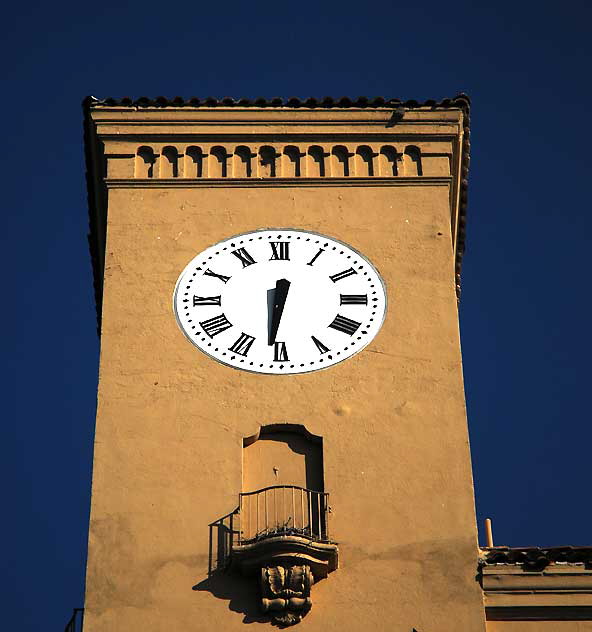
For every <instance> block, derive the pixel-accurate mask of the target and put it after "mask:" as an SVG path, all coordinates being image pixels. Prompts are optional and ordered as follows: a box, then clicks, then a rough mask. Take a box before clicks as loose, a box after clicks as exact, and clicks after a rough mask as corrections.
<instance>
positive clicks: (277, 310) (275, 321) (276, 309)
mask: <svg viewBox="0 0 592 632" xmlns="http://www.w3.org/2000/svg"><path fill="white" fill-rule="evenodd" d="M289 289H290V281H287V280H286V279H279V280H278V281H277V282H276V284H275V293H274V297H273V310H272V312H271V327H270V328H269V340H268V344H269V345H272V344H274V343H275V337H276V335H277V330H278V327H279V326H280V320H281V319H282V314H283V312H284V305H285V304H286V297H287V296H288V290H289Z"/></svg>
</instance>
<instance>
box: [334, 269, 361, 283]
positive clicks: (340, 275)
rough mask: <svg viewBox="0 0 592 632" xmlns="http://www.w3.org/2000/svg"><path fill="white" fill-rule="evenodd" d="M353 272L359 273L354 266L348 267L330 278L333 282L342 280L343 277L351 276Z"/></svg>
mask: <svg viewBox="0 0 592 632" xmlns="http://www.w3.org/2000/svg"><path fill="white" fill-rule="evenodd" d="M352 274H358V273H357V272H356V271H355V270H354V269H353V268H348V269H347V270H344V271H343V272H338V273H337V274H332V275H331V276H330V277H329V278H330V279H331V281H333V283H337V281H341V279H345V278H346V277H348V276H351V275H352Z"/></svg>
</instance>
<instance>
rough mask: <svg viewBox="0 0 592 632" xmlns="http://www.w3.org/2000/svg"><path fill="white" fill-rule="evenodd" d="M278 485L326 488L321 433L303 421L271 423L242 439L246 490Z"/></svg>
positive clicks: (316, 489) (315, 488)
mask: <svg viewBox="0 0 592 632" xmlns="http://www.w3.org/2000/svg"><path fill="white" fill-rule="evenodd" d="M276 485H296V486H298V487H303V488H305V489H310V490H313V491H315V492H322V491H324V476H323V439H322V437H319V436H317V435H313V434H311V433H310V432H309V431H308V430H307V429H306V428H305V427H304V426H302V425H300V424H272V425H267V426H262V427H261V428H260V429H259V432H257V434H255V435H253V436H251V437H247V438H246V439H244V440H243V485H242V487H243V492H252V491H255V490H258V489H263V488H265V487H273V486H276Z"/></svg>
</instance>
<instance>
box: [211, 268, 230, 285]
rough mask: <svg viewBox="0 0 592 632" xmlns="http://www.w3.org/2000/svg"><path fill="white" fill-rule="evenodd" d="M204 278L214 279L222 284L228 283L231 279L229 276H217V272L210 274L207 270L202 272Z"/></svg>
mask: <svg viewBox="0 0 592 632" xmlns="http://www.w3.org/2000/svg"><path fill="white" fill-rule="evenodd" d="M204 276H211V277H216V278H217V279H220V281H222V283H228V281H230V278H231V277H229V276H224V275H223V274H218V273H217V272H212V271H211V270H210V269H209V268H208V269H207V270H206V271H205V272H204Z"/></svg>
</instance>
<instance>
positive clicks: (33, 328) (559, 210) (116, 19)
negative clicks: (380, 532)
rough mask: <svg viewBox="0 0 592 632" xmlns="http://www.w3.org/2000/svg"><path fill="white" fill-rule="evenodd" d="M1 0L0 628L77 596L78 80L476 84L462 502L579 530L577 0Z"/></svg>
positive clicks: (505, 534)
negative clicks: (467, 468) (469, 469)
mask: <svg viewBox="0 0 592 632" xmlns="http://www.w3.org/2000/svg"><path fill="white" fill-rule="evenodd" d="M403 5H404V6H399V5H398V3H394V2H382V1H375V2H372V3H367V2H366V3H359V2H358V3H354V2H348V1H347V0H345V1H343V2H320V3H318V4H317V3H311V2H309V3H305V2H291V3H279V2H273V3H272V2H241V3H238V2H234V1H233V0H230V1H227V2H224V3H221V2H210V3H205V2H187V1H185V0H179V1H178V2H175V3H170V2H169V3H166V2H163V3H158V2H154V1H153V0H146V1H145V2H134V3H119V2H117V3H116V2H100V1H99V2H95V3H87V2H84V3H82V2H81V3H77V4H73V3H72V4H68V3H64V2H62V3H60V2H58V3H47V2H44V3H40V2H36V1H33V2H29V3H11V4H10V5H8V6H7V7H6V8H5V9H4V13H3V18H4V20H3V21H4V28H3V43H2V47H3V49H4V51H3V53H2V59H3V62H4V63H3V78H4V81H3V86H4V87H5V91H4V95H3V99H2V103H1V106H0V107H1V108H2V112H3V120H4V126H3V129H4V131H3V137H4V141H3V147H4V150H3V152H2V154H3V156H2V157H3V160H2V163H3V167H2V174H3V176H4V177H3V183H2V193H3V195H2V201H3V204H2V208H3V219H2V223H3V226H2V232H1V240H2V243H1V256H2V260H3V261H2V269H3V271H4V275H3V278H4V291H3V297H4V301H3V309H2V310H0V320H1V326H2V331H3V332H4V336H3V345H2V346H3V353H2V359H3V363H2V369H1V371H2V373H1V376H2V382H3V386H4V388H3V401H4V402H5V408H6V413H5V415H3V424H2V430H3V431H2V441H1V442H0V450H1V452H2V454H1V459H0V463H1V467H2V480H3V483H4V485H3V488H4V501H3V506H4V512H3V516H4V517H3V520H2V521H1V522H0V530H1V536H2V542H3V543H4V545H5V550H4V552H3V556H2V557H3V564H2V567H3V571H2V574H1V579H0V582H1V583H2V587H1V594H2V596H3V598H2V602H3V604H4V608H3V614H2V619H3V623H2V628H4V629H7V630H12V629H15V630H16V629H18V630H20V631H23V632H24V631H31V632H37V631H39V630H52V629H58V630H60V629H62V628H63V625H64V623H65V621H66V619H67V618H68V616H69V613H70V611H71V608H72V607H74V606H78V605H81V604H82V603H83V588H84V565H85V556H86V533H87V522H88V509H89V496H90V474H91V456H92V437H93V430H94V414H95V398H96V385H97V363H98V339H97V337H96V333H95V326H96V323H95V313H94V304H93V292H92V278H91V267H90V259H89V255H88V250H87V242H86V233H87V208H86V192H85V182H84V162H83V147H82V125H81V118H82V117H81V109H80V101H81V100H82V98H83V97H84V96H85V95H87V94H92V95H95V96H98V97H105V96H111V95H112V96H132V97H138V96H142V95H149V96H158V95H161V94H163V95H166V96H170V97H173V96H176V95H183V96H193V95H195V96H200V97H205V96H209V95H214V96H227V95H228V96H236V97H240V96H246V97H257V96H268V97H273V96H285V97H288V96H294V95H295V96H302V97H307V96H321V97H322V96H325V95H331V96H335V97H339V96H343V95H348V96H358V95H367V96H376V95H382V96H386V97H398V98H405V99H407V98H414V99H426V98H435V99H440V98H443V97H447V96H453V95H454V94H456V93H457V92H460V91H465V92H467V93H469V94H470V96H471V98H472V101H473V111H472V148H473V149H472V163H471V172H470V185H469V208H468V228H467V254H466V256H465V260H464V269H463V299H462V303H461V310H460V311H461V327H462V341H463V352H464V369H465V380H466V389H467V400H468V411H469V426H470V433H471V443H472V454H473V467H474V474H475V489H476V496H477V510H478V514H479V521H480V523H481V522H482V519H483V518H484V517H485V516H488V515H489V516H492V517H493V519H494V532H495V538H496V543H499V544H508V545H525V544H533V545H534V544H538V545H556V544H592V532H591V530H590V523H591V519H592V505H591V503H590V501H589V496H588V487H589V479H590V459H591V457H592V452H591V445H592V441H591V439H592V431H591V430H590V423H589V419H590V412H589V400H588V396H589V394H590V390H591V389H590V384H589V382H590V368H589V362H590V353H591V350H592V349H591V347H592V345H591V335H590V323H591V317H590V316H591V299H590V285H591V284H590V281H589V275H590V263H589V257H590V241H591V234H592V219H591V215H590V203H589V190H590V180H591V178H590V158H589V156H590V146H591V141H592V138H591V136H592V134H591V132H590V122H589V116H588V111H589V108H590V103H591V102H592V99H591V97H592V94H591V93H592V89H591V87H590V83H591V82H590V62H591V50H590V43H589V42H590V39H591V38H590V31H589V29H590V21H591V18H592V10H591V8H590V4H589V3H584V2H560V3H558V2H554V3H545V2H530V1H529V2H516V1H513V2H507V1H502V2H496V3H489V4H488V6H476V5H474V3H472V2H458V3H456V4H455V3H453V2H441V3H437V2H434V1H433V0H428V1H424V2H422V3H403Z"/></svg>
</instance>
